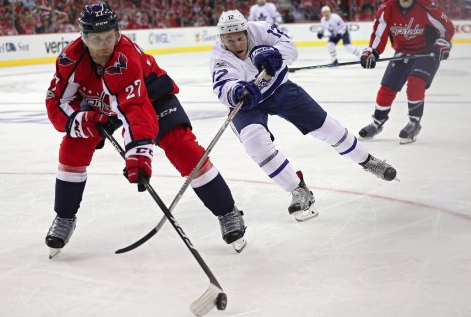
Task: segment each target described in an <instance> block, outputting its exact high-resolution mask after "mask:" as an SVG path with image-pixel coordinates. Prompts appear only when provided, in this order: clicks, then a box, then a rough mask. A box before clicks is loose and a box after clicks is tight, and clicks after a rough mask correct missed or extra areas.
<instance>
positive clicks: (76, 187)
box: [54, 178, 86, 218]
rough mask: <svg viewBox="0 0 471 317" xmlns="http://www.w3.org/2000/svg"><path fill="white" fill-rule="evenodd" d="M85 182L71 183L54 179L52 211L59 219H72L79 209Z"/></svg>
mask: <svg viewBox="0 0 471 317" xmlns="http://www.w3.org/2000/svg"><path fill="white" fill-rule="evenodd" d="M85 183H86V181H83V182H79V183H73V182H66V181H63V180H60V179H58V178H56V193H55V195H56V197H55V202H54V210H55V211H56V213H57V215H58V216H59V217H61V218H73V217H74V215H75V214H76V213H77V211H78V210H79V208H80V202H81V201H82V195H83V191H84V190H85Z"/></svg>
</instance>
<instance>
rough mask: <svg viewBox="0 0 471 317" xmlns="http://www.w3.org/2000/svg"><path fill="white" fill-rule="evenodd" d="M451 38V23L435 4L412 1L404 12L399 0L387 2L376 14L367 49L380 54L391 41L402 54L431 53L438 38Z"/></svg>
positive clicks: (428, 0)
mask: <svg viewBox="0 0 471 317" xmlns="http://www.w3.org/2000/svg"><path fill="white" fill-rule="evenodd" d="M454 34H455V28H454V25H453V23H452V22H451V20H450V19H449V18H448V17H447V15H446V14H445V13H444V12H443V10H442V8H441V7H440V6H439V5H438V3H437V2H436V1H434V0H415V1H414V3H413V4H412V6H411V7H410V8H408V9H403V8H401V6H400V5H399V1H398V0H389V1H386V2H385V3H384V4H382V5H381V6H380V7H379V9H378V12H377V13H376V20H375V21H374V26H373V33H372V34H371V38H370V47H371V48H373V49H376V50H377V51H378V52H379V53H380V54H381V53H382V52H383V51H384V48H385V47H386V44H387V41H388V38H390V39H391V43H392V47H393V49H394V50H396V51H399V52H401V53H404V54H417V53H430V52H432V51H433V44H434V42H435V40H436V39H437V38H439V37H441V38H445V39H446V40H448V41H451V38H452V37H453V35H454Z"/></svg>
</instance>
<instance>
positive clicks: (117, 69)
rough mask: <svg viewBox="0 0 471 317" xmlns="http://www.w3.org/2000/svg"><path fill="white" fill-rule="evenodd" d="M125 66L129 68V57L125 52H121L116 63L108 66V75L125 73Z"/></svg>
mask: <svg viewBox="0 0 471 317" xmlns="http://www.w3.org/2000/svg"><path fill="white" fill-rule="evenodd" d="M123 68H124V69H127V68H128V58H127V57H126V56H125V55H124V54H123V53H119V56H118V60H117V61H116V62H115V63H114V65H113V66H110V67H108V68H107V69H106V70H105V72H106V73H107V74H108V75H119V74H122V73H123V72H122V71H121V69H123Z"/></svg>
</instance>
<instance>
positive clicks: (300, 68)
mask: <svg viewBox="0 0 471 317" xmlns="http://www.w3.org/2000/svg"><path fill="white" fill-rule="evenodd" d="M434 56H435V54H434V53H429V54H419V55H403V56H396V57H394V56H393V57H387V58H380V59H377V60H376V62H387V61H401V60H405V59H415V58H421V57H434ZM356 64H361V61H354V62H345V63H338V64H325V65H313V66H301V67H291V68H290V69H289V70H288V71H289V72H290V73H294V72H296V71H298V70H303V69H316V68H327V67H339V66H348V65H356Z"/></svg>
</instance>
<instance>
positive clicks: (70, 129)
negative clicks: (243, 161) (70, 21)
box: [46, 3, 245, 257]
mask: <svg viewBox="0 0 471 317" xmlns="http://www.w3.org/2000/svg"><path fill="white" fill-rule="evenodd" d="M79 25H80V31H81V37H79V38H77V39H76V40H75V41H73V42H72V43H70V45H68V46H67V47H66V48H65V49H64V50H63V51H62V52H61V54H60V55H59V56H58V58H57V60H56V73H55V74H54V77H53V79H52V81H51V84H50V87H49V89H48V92H47V97H46V106H47V112H48V117H49V119H50V121H51V122H52V124H53V125H54V127H55V128H56V130H58V131H59V132H66V135H65V136H64V137H63V139H62V143H61V144H60V149H59V168H58V173H57V178H56V188H55V204H54V210H55V212H56V214H57V216H56V217H55V219H54V221H53V223H52V226H51V227H50V229H49V231H48V233H47V236H46V245H47V246H49V247H50V248H51V253H50V257H52V256H55V255H56V254H57V253H58V252H59V251H60V250H61V249H62V248H63V247H64V246H65V245H66V244H67V242H68V241H69V239H70V237H71V235H72V233H73V231H74V229H75V226H76V222H77V217H76V214H77V212H78V209H79V207H80V202H81V201H82V194H83V192H84V189H85V183H86V180H87V167H88V166H89V165H90V163H91V160H92V156H93V153H94V152H95V150H96V149H99V148H101V147H103V145H104V139H103V137H102V136H101V135H100V131H99V129H98V128H97V125H98V124H100V125H104V126H105V127H106V128H107V129H108V130H110V131H114V130H116V129H117V128H119V127H120V126H122V127H123V138H124V143H125V150H126V154H125V159H126V173H127V178H128V180H129V182H131V183H138V182H139V172H140V171H142V172H143V173H145V175H146V176H147V178H150V177H151V175H152V155H153V145H154V144H156V145H158V146H159V147H160V148H161V149H162V150H163V151H164V152H165V155H166V156H167V158H168V159H169V160H170V162H171V163H172V164H173V165H174V166H175V168H176V169H177V170H178V171H179V172H180V174H181V175H182V176H188V175H189V174H190V173H191V171H192V170H193V168H194V167H195V166H196V164H197V162H198V161H199V159H200V158H201V157H202V156H203V154H204V152H205V150H204V148H203V147H201V146H200V145H199V144H198V143H197V141H196V137H195V135H194V134H193V132H192V131H191V123H190V120H189V118H188V116H187V115H186V113H185V111H184V110H183V107H182V106H181V104H180V102H179V101H178V99H177V97H176V96H175V94H177V93H178V91H179V88H178V86H177V85H176V84H175V83H174V81H173V80H172V79H171V78H170V77H169V76H168V74H167V73H166V72H165V71H164V70H163V69H161V68H160V67H159V66H158V65H157V63H156V61H155V59H154V57H152V56H150V55H147V54H145V53H144V52H143V51H142V50H141V49H140V48H139V47H138V46H137V45H136V44H135V43H133V42H132V41H131V40H130V39H129V38H127V37H126V36H124V35H122V34H121V33H120V29H119V22H118V18H117V16H116V14H115V13H114V12H113V11H112V10H111V8H110V7H109V6H108V5H106V4H105V3H98V4H92V5H87V6H85V8H84V9H83V11H82V13H81V18H80V19H79ZM191 186H192V188H193V189H194V191H195V193H196V194H197V196H198V197H199V198H200V199H201V201H203V203H204V205H205V206H206V207H207V208H208V209H210V210H211V212H212V213H213V214H214V215H215V216H217V217H218V218H219V221H220V225H221V231H222V235H223V239H224V240H225V241H226V243H228V244H233V246H234V248H236V250H237V251H241V249H242V248H243V246H245V240H244V238H243V237H244V233H245V226H244V221H243V218H242V212H241V211H240V210H238V209H237V207H236V206H235V205H234V199H233V197H232V194H231V191H230V189H229V188H228V186H227V184H226V182H225V180H224V179H223V178H222V176H221V175H220V173H219V172H218V170H217V169H216V167H215V166H214V165H213V164H212V163H211V161H210V160H209V159H207V160H206V162H205V163H204V164H203V166H202V167H201V169H200V171H199V172H198V173H197V174H196V176H195V178H194V179H193V181H192V182H191Z"/></svg>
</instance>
